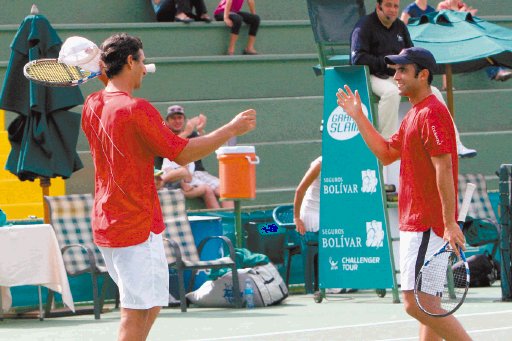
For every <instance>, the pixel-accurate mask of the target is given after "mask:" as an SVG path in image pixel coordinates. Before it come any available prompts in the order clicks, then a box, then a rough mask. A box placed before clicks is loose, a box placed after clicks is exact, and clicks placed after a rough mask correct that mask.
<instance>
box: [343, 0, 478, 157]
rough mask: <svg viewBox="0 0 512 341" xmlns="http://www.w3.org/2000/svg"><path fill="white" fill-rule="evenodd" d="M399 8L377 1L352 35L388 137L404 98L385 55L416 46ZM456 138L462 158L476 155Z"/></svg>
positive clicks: (355, 56) (392, 1) (393, 1)
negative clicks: (375, 97) (367, 69)
mask: <svg viewBox="0 0 512 341" xmlns="http://www.w3.org/2000/svg"><path fill="white" fill-rule="evenodd" d="M399 7H400V1H399V0H377V4H376V7H375V11H374V12H373V13H371V14H368V15H365V16H363V17H361V19H359V21H358V22H357V24H356V25H355V27H354V30H353V31H352V34H351V45H350V49H351V53H350V58H351V63H352V64H354V65H368V68H369V69H370V86H371V89H372V91H373V93H374V94H376V95H377V96H379V97H380V99H379V103H378V110H377V111H378V120H379V121H378V129H379V132H380V133H381V134H382V136H383V137H384V138H389V137H390V136H391V135H393V133H395V131H396V130H397V129H398V111H399V106H400V100H401V96H400V95H399V91H398V85H397V83H396V81H395V80H394V79H393V75H394V74H395V70H394V69H392V68H390V67H388V65H387V64H386V62H385V60H384V57H385V56H386V55H393V54H398V53H400V51H402V49H404V48H409V47H412V46H413V43H412V40H411V37H410V34H409V30H408V29H407V26H406V25H405V24H404V23H403V22H402V21H401V20H398V13H399V11H398V10H399ZM432 92H433V93H434V95H436V97H437V98H438V99H439V100H440V101H441V102H442V103H445V102H444V99H443V96H442V94H441V92H440V91H439V90H438V89H437V88H435V87H432ZM455 129H456V130H457V127H455ZM456 138H457V151H458V154H459V156H460V157H474V156H476V154H477V152H476V150H474V149H469V148H466V147H465V146H464V145H463V144H462V143H461V141H460V138H459V134H458V132H457V131H456Z"/></svg>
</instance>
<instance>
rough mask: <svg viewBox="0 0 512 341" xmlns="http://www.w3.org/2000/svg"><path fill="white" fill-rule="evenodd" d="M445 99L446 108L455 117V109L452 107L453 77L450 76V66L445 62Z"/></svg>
mask: <svg viewBox="0 0 512 341" xmlns="http://www.w3.org/2000/svg"><path fill="white" fill-rule="evenodd" d="M446 99H447V101H448V110H449V111H450V114H451V115H452V118H453V119H455V111H454V108H453V78H452V66H451V65H450V64H446Z"/></svg>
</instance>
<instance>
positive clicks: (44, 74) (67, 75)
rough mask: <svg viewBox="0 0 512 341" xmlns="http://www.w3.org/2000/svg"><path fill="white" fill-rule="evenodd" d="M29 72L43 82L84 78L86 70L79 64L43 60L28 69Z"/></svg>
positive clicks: (33, 77)
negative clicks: (78, 65) (71, 64)
mask: <svg viewBox="0 0 512 341" xmlns="http://www.w3.org/2000/svg"><path fill="white" fill-rule="evenodd" d="M26 72H27V74H28V75H29V76H30V77H31V78H32V79H34V80H39V81H43V82H62V83H65V82H72V81H76V80H80V79H83V78H84V77H85V76H86V75H84V71H83V70H81V69H80V68H79V67H77V66H70V65H66V64H61V63H56V62H51V61H41V62H38V63H35V64H33V65H31V66H30V67H28V68H27V69H26Z"/></svg>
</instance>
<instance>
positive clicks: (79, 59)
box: [59, 36, 100, 72]
mask: <svg viewBox="0 0 512 341" xmlns="http://www.w3.org/2000/svg"><path fill="white" fill-rule="evenodd" d="M59 62H60V63H64V64H68V65H74V66H80V67H81V68H82V69H84V70H87V71H90V72H99V71H100V49H99V48H98V46H97V45H96V44H95V43H93V42H92V41H90V40H89V39H86V38H84V37H79V36H73V37H69V38H68V39H66V41H65V42H64V44H62V47H61V49H60V52H59Z"/></svg>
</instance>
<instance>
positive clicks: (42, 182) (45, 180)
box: [39, 177, 51, 224]
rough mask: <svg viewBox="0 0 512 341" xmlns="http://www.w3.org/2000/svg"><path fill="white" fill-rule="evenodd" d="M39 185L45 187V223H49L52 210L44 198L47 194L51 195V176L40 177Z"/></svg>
mask: <svg viewBox="0 0 512 341" xmlns="http://www.w3.org/2000/svg"><path fill="white" fill-rule="evenodd" d="M39 185H40V186H41V188H42V189H43V208H44V223H45V224H49V223H50V210H49V208H48V205H47V204H46V200H44V197H45V196H49V195H50V185H51V182H50V178H44V177H41V178H39Z"/></svg>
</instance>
